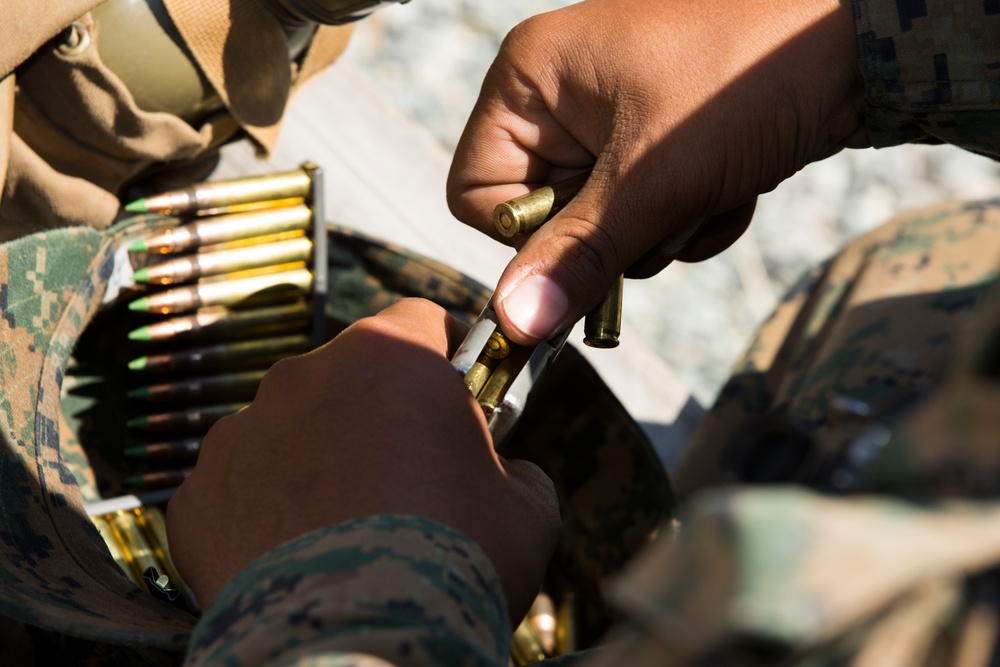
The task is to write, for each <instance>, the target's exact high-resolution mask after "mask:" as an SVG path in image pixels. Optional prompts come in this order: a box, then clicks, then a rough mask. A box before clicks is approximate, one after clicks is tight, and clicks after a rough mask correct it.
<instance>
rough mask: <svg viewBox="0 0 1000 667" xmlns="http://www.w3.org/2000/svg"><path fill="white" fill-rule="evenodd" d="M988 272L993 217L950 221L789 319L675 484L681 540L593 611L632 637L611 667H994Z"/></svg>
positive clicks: (927, 229)
mask: <svg viewBox="0 0 1000 667" xmlns="http://www.w3.org/2000/svg"><path fill="white" fill-rule="evenodd" d="M998 268H1000V200H994V201H987V202H978V203H966V204H948V205H943V206H936V207H932V208H928V209H925V210H922V211H917V212H914V213H911V214H907V215H905V216H902V217H900V218H898V219H897V220H894V221H893V222H891V223H889V224H887V225H885V226H883V227H881V228H879V229H877V230H875V231H873V232H871V233H870V234H868V235H866V236H864V237H862V238H861V239H859V240H858V241H856V242H855V243H853V244H852V245H851V246H850V247H848V248H847V249H846V250H845V251H844V252H842V253H841V254H840V255H839V256H837V257H836V258H834V259H833V260H832V261H831V262H829V263H828V264H827V265H826V266H824V267H821V269H819V270H818V271H816V272H814V273H813V274H812V275H811V276H809V277H808V279H807V280H806V281H804V282H803V284H802V285H800V287H799V289H797V290H794V291H793V292H792V293H791V294H789V295H788V297H786V299H785V300H784V301H783V303H782V304H781V305H780V306H779V307H778V309H777V311H776V312H775V314H774V316H773V317H772V318H771V319H770V320H769V321H768V322H767V323H766V324H765V325H764V326H763V327H762V329H761V331H760V333H759V335H758V337H757V340H756V341H755V342H754V344H753V345H752V346H751V348H750V350H749V351H748V352H747V354H746V356H745V357H744V359H743V360H742V361H741V362H740V363H739V364H738V365H737V368H736V371H735V373H734V376H733V378H732V379H731V380H730V382H729V383H728V384H727V386H726V388H725V389H724V390H723V392H722V394H721V395H720V398H719V401H718V403H717V404H716V406H715V407H714V408H713V409H712V410H711V411H709V413H708V416H707V418H706V420H705V422H704V423H703V425H702V428H701V429H700V430H699V431H698V432H696V434H695V436H694V439H693V441H692V443H691V444H690V448H689V450H688V452H687V454H686V456H685V457H684V459H682V461H681V463H680V465H679V467H678V470H677V471H676V476H675V480H676V483H677V488H678V491H679V492H680V493H683V494H684V495H686V496H688V497H691V499H692V500H691V502H690V503H689V505H688V508H687V511H686V512H685V513H684V517H683V521H682V524H683V529H682V532H681V537H680V539H679V540H677V541H676V542H675V543H674V544H667V543H660V544H658V545H657V546H656V548H654V549H651V550H650V552H649V553H648V554H646V555H645V556H644V557H642V558H641V559H640V560H639V562H637V563H636V564H635V566H634V567H633V568H632V569H631V571H630V572H629V573H628V574H627V575H626V576H625V577H624V578H623V579H622V580H621V581H620V582H619V583H618V584H616V586H615V587H614V589H613V591H612V593H611V598H612V599H613V600H614V601H615V603H616V604H617V606H618V607H619V608H620V609H622V610H623V611H624V612H625V613H626V614H627V615H628V616H629V618H630V619H631V620H632V622H633V623H634V624H635V626H637V627H640V628H641V629H642V634H639V635H638V636H637V637H633V638H632V640H631V641H630V642H626V643H625V644H624V645H623V646H622V647H620V650H621V651H622V653H618V650H615V651H612V652H611V654H610V657H609V660H608V663H607V664H623V663H622V662H620V661H621V660H622V659H624V658H623V655H626V656H629V657H632V656H635V655H638V654H640V653H641V652H642V651H644V650H652V649H651V647H652V646H653V645H655V646H657V647H660V648H659V649H658V650H661V651H663V653H662V655H660V656H659V657H658V658H657V662H656V663H655V664H661V665H702V664H739V665H773V664H787V665H810V666H824V665H831V666H832V665H842V664H852V665H862V666H867V665H872V666H874V665H926V664H941V665H956V664H957V665H965V664H975V665H986V664H993V663H991V662H989V660H990V656H994V652H995V651H996V648H995V642H996V640H997V638H998V636H1000V635H998V632H1000V624H998V618H1000V616H998V614H997V612H998V605H1000V596H998V595H997V590H1000V589H998V588H997V584H998V583H1000V581H997V579H996V574H995V568H996V567H997V566H998V565H1000V540H998V537H997V536H1000V497H998V493H997V492H998V491H1000V486H998V485H1000V482H998V481H997V480H998V479H1000V477H998V475H997V472H998V467H997V466H998V461H997V459H998V456H1000V453H998V452H1000V447H998V445H1000V442H998V436H997V434H998V433H1000V430H998V428H997V426H998V425H1000V422H998V419H1000V410H998V409H997V402H996V398H997V397H998V389H997V383H996V378H995V376H990V375H989V374H988V373H985V372H984V370H986V369H989V368H992V369H993V371H994V372H995V370H996V368H997V366H996V360H997V357H996V355H995V350H996V349H997V348H996V345H997V343H998V341H1000V326H998V325H1000V318H998V316H1000V301H998V300H997V298H996V297H995V296H993V293H994V292H995V291H996V290H995V287H996V280H997V269H998ZM997 296H1000V295H997ZM970 329H971V330H973V333H972V334H971V338H970ZM789 484H794V485H795V486H788V485H789ZM732 485H742V486H732ZM807 487H811V489H812V490H807ZM816 491H821V492H824V493H825V494H826V495H819V494H817V493H816ZM872 494H881V495H878V496H876V495H872ZM973 501H978V502H973ZM994 659H995V656H994ZM614 660H618V661H619V662H617V663H614ZM966 661H968V662H966ZM599 664H603V663H599ZM631 664H647V663H643V662H641V661H639V662H633V663H631ZM649 664H653V663H649Z"/></svg>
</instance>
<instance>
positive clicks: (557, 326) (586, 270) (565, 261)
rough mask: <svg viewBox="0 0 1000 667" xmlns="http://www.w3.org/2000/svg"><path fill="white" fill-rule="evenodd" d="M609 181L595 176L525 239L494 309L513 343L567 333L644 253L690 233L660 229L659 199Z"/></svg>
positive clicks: (680, 227) (673, 228) (679, 228)
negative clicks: (657, 245) (637, 194)
mask: <svg viewBox="0 0 1000 667" xmlns="http://www.w3.org/2000/svg"><path fill="white" fill-rule="evenodd" d="M608 180H610V179H606V178H605V179H602V178H601V177H600V176H599V175H598V173H597V171H596V170H595V171H594V172H592V173H591V177H590V179H589V180H588V181H587V183H586V185H585V186H584V187H583V189H581V190H580V192H579V193H578V194H577V195H576V197H574V198H573V199H572V201H570V202H569V203H568V204H567V205H566V207H565V208H564V209H562V210H561V211H560V212H559V213H558V214H557V215H556V216H555V217H554V218H552V219H551V220H550V221H548V222H546V223H545V224H544V225H542V226H541V227H540V228H538V229H536V230H535V231H534V232H533V233H532V234H531V236H530V237H528V238H527V240H525V241H524V243H523V245H522V246H521V248H520V250H519V251H518V253H517V255H516V256H515V257H514V259H513V260H511V262H510V263H509V264H508V265H507V268H506V269H505V270H504V272H503V275H501V277H500V281H499V282H498V283H497V289H496V293H495V295H494V300H493V306H494V309H495V310H496V312H497V315H498V317H499V319H500V325H501V327H502V328H503V330H504V332H505V333H506V334H507V335H508V336H509V337H510V338H511V339H512V340H514V342H517V343H520V344H522V345H531V344H535V343H538V342H539V341H542V340H546V339H548V338H550V337H552V335H553V334H555V333H557V332H559V331H563V330H565V329H567V328H569V327H570V326H572V325H573V324H574V323H575V322H576V321H578V320H579V319H580V318H582V317H583V316H584V315H586V314H587V313H588V312H589V311H590V310H591V309H593V308H594V306H596V305H597V304H598V302H600V300H601V299H602V298H603V297H604V296H605V295H606V294H607V293H608V290H609V289H610V288H611V286H612V285H613V284H614V282H615V281H616V280H617V279H618V276H620V275H621V274H622V273H624V271H625V270H626V268H628V266H629V265H630V264H632V262H633V261H634V260H635V259H636V258H637V257H639V256H641V255H642V253H643V252H645V251H646V250H648V249H649V248H650V247H652V246H653V245H655V244H656V243H659V242H661V241H664V240H668V241H669V240H670V239H671V238H672V237H674V236H679V235H684V237H685V238H686V236H687V235H690V233H691V230H690V229H688V228H687V226H686V225H657V224H655V221H660V220H663V219H664V216H663V214H662V211H659V210H656V205H655V204H654V203H652V202H650V199H655V198H651V197H648V196H647V197H642V196H629V195H630V194H633V193H634V192H636V191H638V192H642V191H643V189H642V188H641V187H631V188H624V187H620V186H619V187H612V186H610V184H609V183H607V181H608ZM632 185H634V184H632ZM645 191H646V192H656V190H655V189H654V188H647V189H646V190H645ZM664 227H667V229H666V230H665V229H664ZM665 232H666V233H665ZM678 240H682V239H678Z"/></svg>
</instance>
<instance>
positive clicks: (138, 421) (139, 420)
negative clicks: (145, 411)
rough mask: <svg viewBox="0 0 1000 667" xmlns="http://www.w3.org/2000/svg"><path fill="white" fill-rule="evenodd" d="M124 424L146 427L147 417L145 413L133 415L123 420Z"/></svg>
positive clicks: (132, 426) (131, 426)
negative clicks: (137, 415)
mask: <svg viewBox="0 0 1000 667" xmlns="http://www.w3.org/2000/svg"><path fill="white" fill-rule="evenodd" d="M125 425H126V426H128V427H129V428H146V427H147V426H149V418H148V417H146V416H145V415H141V416H139V417H133V418H132V419H129V420H128V421H126V422H125Z"/></svg>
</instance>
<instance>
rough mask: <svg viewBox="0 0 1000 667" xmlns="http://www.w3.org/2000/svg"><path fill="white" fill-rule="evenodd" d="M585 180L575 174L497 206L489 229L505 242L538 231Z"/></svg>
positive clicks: (588, 173) (568, 200)
mask: <svg viewBox="0 0 1000 667" xmlns="http://www.w3.org/2000/svg"><path fill="white" fill-rule="evenodd" d="M589 177H590V172H586V173H583V174H577V175H576V176H571V177H570V178H567V179H566V180H563V181H559V182H558V183H553V184H552V185H546V186H544V187H541V188H538V189H537V190H533V191H531V192H529V193H528V194H526V195H522V196H520V197H517V198H515V199H511V200H509V201H505V202H504V203H502V204H498V205H497V207H496V208H495V209H493V226H494V227H496V230H497V232H498V233H499V234H500V235H501V236H503V237H504V238H508V239H509V238H512V237H514V236H516V235H518V234H524V233H526V232H530V231H531V230H533V229H537V228H538V227H541V226H542V225H543V224H544V223H545V222H547V221H548V220H549V219H551V218H552V216H554V215H555V214H556V213H558V212H559V211H561V210H562V209H563V207H565V206H566V204H568V203H569V202H570V200H572V199H573V197H575V196H576V194H577V193H578V192H580V189H581V188H582V187H583V185H584V183H586V182H587V179H588V178H589Z"/></svg>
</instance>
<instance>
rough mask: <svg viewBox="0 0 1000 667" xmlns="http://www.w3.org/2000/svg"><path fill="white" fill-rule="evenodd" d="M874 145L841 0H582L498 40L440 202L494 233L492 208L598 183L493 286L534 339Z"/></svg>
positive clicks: (517, 328) (518, 332)
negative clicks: (807, 174)
mask: <svg viewBox="0 0 1000 667" xmlns="http://www.w3.org/2000/svg"><path fill="white" fill-rule="evenodd" d="M867 141H868V139H867V130H866V129H865V126H864V113H863V82H862V78H861V73H860V69H859V66H858V56H857V48H856V45H855V31H854V22H853V19H852V15H851V3H850V2H849V1H848V0H803V1H801V2H791V3H789V2H779V1H778V0H735V1H732V2H691V1H690V0H586V1H584V2H581V3H579V4H576V5H571V6H569V7H566V8H564V9H561V10H558V11H555V12H550V13H548V14H542V15H539V16H536V17H534V18H531V19H529V20H528V21H526V22H524V23H522V24H521V25H519V26H518V27H516V28H515V29H514V30H513V31H511V33H510V35H508V37H507V39H506V41H505V42H504V45H503V47H502V48H501V51H500V54H499V55H498V56H497V59H496V61H495V62H494V63H493V66H492V67H491V68H490V70H489V73H488V74H487V76H486V80H485V82H484V84H483V88H482V92H481V94H480V97H479V101H478V102H477V105H476V107H475V109H474V111H473V113H472V117H471V118H470V120H469V123H468V125H467V127H466V129H465V133H464V134H463V136H462V138H461V141H460V142H459V145H458V149H457V152H456V156H455V160H454V163H453V165H452V170H451V174H450V176H449V183H448V198H449V204H450V206H451V208H452V211H453V212H454V214H455V215H456V216H457V217H458V218H459V219H460V220H462V221H464V222H466V223H468V224H470V225H473V226H475V227H478V228H479V229H481V230H483V231H486V232H488V233H492V234H493V235H494V236H496V234H495V232H493V230H492V221H491V211H492V210H493V207H494V206H495V205H496V204H498V203H500V202H502V201H505V200H508V199H511V198H513V197H517V196H520V195H522V194H524V193H526V192H528V191H530V190H532V189H534V188H536V187H539V186H541V185H542V184H546V183H551V182H554V181H557V180H562V179H563V178H566V177H568V176H570V175H572V174H574V173H577V172H580V171H582V170H585V169H593V171H592V175H591V177H590V179H589V180H588V182H587V184H586V185H585V186H584V188H583V190H582V191H581V192H580V193H579V195H577V197H576V198H575V199H574V200H573V201H572V202H571V203H570V204H569V205H568V206H567V207H566V208H565V209H563V211H562V212H561V213H559V214H558V215H557V216H556V217H555V218H554V219H553V220H552V221H550V222H549V223H547V224H546V225H545V226H543V227H542V228H540V229H539V230H537V231H536V232H534V234H533V235H532V236H531V237H530V238H529V239H528V240H527V241H525V242H523V246H522V247H520V250H519V252H518V254H517V256H516V257H515V258H514V259H513V260H512V261H511V263H510V264H509V265H508V267H507V269H506V271H505V272H504V273H503V276H502V277H501V278H500V281H499V284H498V286H497V295H496V299H495V305H496V308H497V312H498V314H499V316H500V318H501V322H502V324H503V326H504V329H505V331H507V333H508V334H510V335H511V336H512V337H513V338H514V339H515V340H517V341H518V342H520V343H531V342H536V341H537V340H539V339H544V338H546V337H548V336H549V335H550V334H551V333H553V332H554V331H555V330H557V329H559V328H562V327H564V326H568V325H570V324H572V323H573V322H575V321H576V320H578V319H579V318H580V317H582V316H583V315H584V314H585V313H586V312H587V311H588V310H590V309H591V308H592V307H593V306H594V305H596V303H597V302H598V301H599V300H600V298H601V297H602V296H603V295H605V294H606V293H607V291H608V288H609V287H610V285H611V284H612V281H614V280H615V279H616V278H617V276H618V275H620V274H621V273H625V272H627V271H630V273H629V275H633V276H635V277H643V276H648V275H652V274H653V273H656V272H657V271H658V270H659V269H660V268H662V267H663V266H665V265H666V264H667V263H668V262H669V261H670V259H671V258H674V257H678V258H680V259H685V260H692V261H693V260H698V259H704V258H706V257H708V256H711V255H712V254H714V253H716V252H719V251H721V250H722V249H724V248H725V247H727V246H728V245H729V244H730V243H732V242H733V241H734V240H735V239H736V238H737V237H738V236H739V235H740V234H741V233H742V232H743V231H744V230H745V229H746V226H747V225H748V224H749V221H750V216H751V215H752V212H753V206H754V203H755V201H756V195H758V194H759V193H762V192H767V191H769V190H771V189H772V188H774V187H775V186H776V185H777V184H778V183H779V182H780V181H782V180H783V179H785V178H787V177H788V176H790V175H792V174H793V173H794V172H795V171H797V170H798V169H800V168H801V167H803V166H804V165H805V164H807V163H809V162H811V161H814V160H818V159H821V158H823V157H826V156H828V155H830V154H832V153H834V152H836V151H837V150H839V148H841V147H845V146H863V145H867ZM790 222H792V221H790ZM517 243H520V241H518V242H517Z"/></svg>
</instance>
